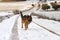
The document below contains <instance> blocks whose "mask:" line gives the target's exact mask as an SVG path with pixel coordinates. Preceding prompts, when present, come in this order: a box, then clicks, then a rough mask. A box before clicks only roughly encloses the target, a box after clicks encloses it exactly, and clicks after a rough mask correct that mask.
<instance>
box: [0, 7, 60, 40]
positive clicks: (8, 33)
mask: <svg viewBox="0 0 60 40" xmlns="http://www.w3.org/2000/svg"><path fill="white" fill-rule="evenodd" d="M31 12H36V13H37V14H39V13H40V11H36V7H35V8H33V9H32V10H30V11H27V12H23V13H24V14H28V13H29V15H30V14H31ZM1 13H2V14H0V16H4V15H11V14H12V13H8V12H1ZM44 13H45V14H44ZM56 13H57V11H55V13H54V12H51V13H50V12H48V13H47V12H41V14H42V15H46V16H48V17H52V16H54V17H55V18H60V16H59V14H60V13H59V12H58V13H57V14H56ZM32 18H33V21H34V22H35V23H34V22H31V23H30V24H29V26H28V27H29V28H28V29H27V30H24V29H22V28H21V17H20V16H19V15H14V16H12V17H10V18H9V19H5V20H3V21H2V22H1V23H0V40H60V36H59V35H60V22H58V21H53V20H48V19H42V18H40V19H38V18H37V17H36V16H32ZM36 23H37V24H38V25H37V24H36ZM41 26H43V27H45V28H47V29H49V30H52V31H54V32H55V33H57V34H59V35H57V34H54V33H52V32H49V31H48V30H46V29H44V28H42V27H41Z"/></svg>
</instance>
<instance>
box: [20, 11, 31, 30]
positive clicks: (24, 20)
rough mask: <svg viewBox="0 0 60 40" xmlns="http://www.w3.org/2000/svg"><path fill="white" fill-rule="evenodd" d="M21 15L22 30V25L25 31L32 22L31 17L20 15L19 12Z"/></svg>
mask: <svg viewBox="0 0 60 40" xmlns="http://www.w3.org/2000/svg"><path fill="white" fill-rule="evenodd" d="M20 14H21V19H22V28H23V25H24V28H25V30H27V28H28V25H29V24H30V23H31V22H32V16H31V15H24V16H23V14H22V12H21V11H20Z"/></svg>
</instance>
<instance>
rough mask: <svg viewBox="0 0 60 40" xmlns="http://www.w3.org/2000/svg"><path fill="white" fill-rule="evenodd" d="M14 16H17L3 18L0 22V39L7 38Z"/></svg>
mask: <svg viewBox="0 0 60 40" xmlns="http://www.w3.org/2000/svg"><path fill="white" fill-rule="evenodd" d="M16 18H17V16H13V17H11V18H10V19H7V20H4V21H3V22H2V23H0V40H8V39H9V37H10V35H11V31H12V27H13V25H14V23H15V20H16Z"/></svg>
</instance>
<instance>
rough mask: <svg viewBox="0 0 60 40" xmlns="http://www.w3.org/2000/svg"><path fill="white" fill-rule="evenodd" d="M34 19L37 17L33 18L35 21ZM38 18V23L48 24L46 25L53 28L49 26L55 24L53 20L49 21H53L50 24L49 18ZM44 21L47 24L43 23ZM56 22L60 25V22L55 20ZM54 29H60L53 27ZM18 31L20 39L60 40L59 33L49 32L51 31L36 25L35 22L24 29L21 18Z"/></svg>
mask: <svg viewBox="0 0 60 40" xmlns="http://www.w3.org/2000/svg"><path fill="white" fill-rule="evenodd" d="M34 20H35V19H33V21H34ZM37 20H38V19H36V20H35V22H36V23H38V24H41V25H45V24H47V25H46V26H48V27H47V28H48V29H49V28H50V29H52V28H51V27H49V26H51V25H54V23H53V21H52V22H49V23H53V24H49V25H48V20H45V21H44V20H43V19H40V21H37ZM45 22H46V23H45ZM43 23H45V24H43ZM55 23H57V24H58V25H57V24H56V25H57V26H59V24H60V23H58V22H55ZM56 25H55V26H56ZM53 27H54V26H53ZM54 29H55V30H54ZM52 30H54V31H56V30H57V31H56V32H58V31H60V30H59V28H58V27H57V28H53V29H52ZM18 32H19V38H20V40H60V36H57V35H55V34H53V33H51V32H49V31H47V30H45V29H43V28H41V27H40V26H38V25H36V24H35V23H33V22H32V23H31V24H30V25H29V28H28V29H27V30H24V29H22V28H21V21H19V19H18ZM59 33H60V32H59Z"/></svg>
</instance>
